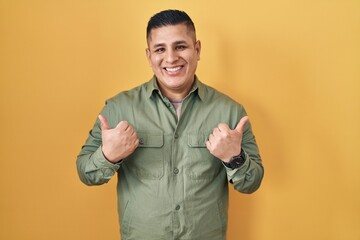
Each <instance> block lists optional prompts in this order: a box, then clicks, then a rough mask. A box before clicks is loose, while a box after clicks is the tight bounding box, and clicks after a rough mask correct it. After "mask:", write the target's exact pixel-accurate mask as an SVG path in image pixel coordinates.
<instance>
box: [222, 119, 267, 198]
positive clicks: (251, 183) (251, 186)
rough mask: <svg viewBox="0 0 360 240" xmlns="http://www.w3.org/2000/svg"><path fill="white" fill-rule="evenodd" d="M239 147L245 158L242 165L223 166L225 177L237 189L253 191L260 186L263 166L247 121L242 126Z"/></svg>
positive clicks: (247, 191)
mask: <svg viewBox="0 0 360 240" xmlns="http://www.w3.org/2000/svg"><path fill="white" fill-rule="evenodd" d="M241 148H242V149H243V150H244V152H245V156H246V160H245V162H244V164H243V165H241V166H240V167H239V168H236V169H231V168H228V167H226V166H225V169H226V172H227V177H228V180H229V182H230V183H231V184H232V185H233V186H234V188H235V189H236V190H237V191H239V192H242V193H253V192H255V191H256V190H257V189H258V188H259V187H260V184H261V181H262V179H263V176H264V168H263V165H262V161H261V157H260V153H259V149H258V146H257V143H256V140H255V136H254V135H253V133H252V129H251V123H250V122H249V121H248V122H247V123H246V125H245V128H244V132H243V138H242V143H241Z"/></svg>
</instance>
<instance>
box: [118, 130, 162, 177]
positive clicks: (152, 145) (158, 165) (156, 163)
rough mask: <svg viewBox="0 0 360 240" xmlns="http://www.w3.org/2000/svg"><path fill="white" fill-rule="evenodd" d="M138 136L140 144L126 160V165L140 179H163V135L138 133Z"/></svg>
mask: <svg viewBox="0 0 360 240" xmlns="http://www.w3.org/2000/svg"><path fill="white" fill-rule="evenodd" d="M136 134H137V136H138V138H139V141H140V144H139V146H138V148H137V149H136V150H135V152H133V153H132V154H131V155H130V156H129V157H128V158H127V159H126V165H127V166H128V168H129V170H130V171H132V172H133V173H135V174H136V175H137V176H138V177H139V178H140V179H154V180H157V179H161V178H162V177H163V175H164V149H163V146H164V135H163V133H161V132H159V133H147V132H137V133H136ZM124 163H125V162H124Z"/></svg>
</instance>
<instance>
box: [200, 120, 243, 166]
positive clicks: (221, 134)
mask: <svg viewBox="0 0 360 240" xmlns="http://www.w3.org/2000/svg"><path fill="white" fill-rule="evenodd" d="M248 119H249V118H248V117H247V116H245V117H243V118H241V119H240V121H239V123H238V124H237V125H236V127H235V129H234V130H231V129H230V128H229V126H228V125H227V124H225V123H220V124H219V125H218V127H216V128H214V130H213V132H212V133H211V134H210V136H209V140H208V141H207V142H206V147H207V149H208V150H209V151H210V153H211V154H212V155H214V156H215V157H217V158H219V159H220V160H222V161H224V162H229V161H230V160H231V158H232V157H234V156H237V155H239V154H240V151H241V141H242V135H243V132H244V126H245V124H246V122H247V121H248Z"/></svg>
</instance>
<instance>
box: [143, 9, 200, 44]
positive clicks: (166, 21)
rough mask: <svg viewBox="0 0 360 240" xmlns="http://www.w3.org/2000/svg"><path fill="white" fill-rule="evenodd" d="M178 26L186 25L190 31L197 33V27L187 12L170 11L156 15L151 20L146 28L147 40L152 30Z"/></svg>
mask: <svg viewBox="0 0 360 240" xmlns="http://www.w3.org/2000/svg"><path fill="white" fill-rule="evenodd" d="M177 24H185V25H186V26H187V28H188V30H191V31H194V33H195V25H194V23H193V21H192V20H191V18H190V17H189V15H187V13H186V12H184V11H180V10H172V9H169V10H164V11H161V12H159V13H156V14H155V15H154V16H152V17H151V18H150V20H149V22H148V25H147V28H146V39H149V36H150V32H151V30H152V29H155V28H160V27H165V26H169V25H177Z"/></svg>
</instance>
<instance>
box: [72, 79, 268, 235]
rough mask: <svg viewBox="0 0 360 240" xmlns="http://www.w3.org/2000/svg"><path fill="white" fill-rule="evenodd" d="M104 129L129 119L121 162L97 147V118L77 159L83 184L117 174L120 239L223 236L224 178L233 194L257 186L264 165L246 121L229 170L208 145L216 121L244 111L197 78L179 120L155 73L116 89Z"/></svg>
mask: <svg viewBox="0 0 360 240" xmlns="http://www.w3.org/2000/svg"><path fill="white" fill-rule="evenodd" d="M102 114H103V116H104V117H105V118H106V119H107V120H108V122H109V126H110V127H111V128H114V127H115V126H116V125H117V124H118V123H119V122H120V121H122V120H126V121H128V122H129V124H131V125H132V126H133V127H134V129H135V131H136V133H137V136H138V138H139V140H140V144H139V147H138V148H137V149H136V150H135V152H133V153H132V154H131V155H130V156H128V157H127V158H125V159H123V160H122V161H121V162H120V163H117V164H112V163H110V162H108V161H107V160H106V159H105V158H104V156H103V154H102V151H101V143H102V141H101V128H100V122H99V120H97V121H96V123H95V125H94V127H93V128H92V130H91V131H90V134H89V136H88V139H87V141H86V143H85V145H84V146H83V148H82V150H81V152H80V154H79V156H78V158H77V168H78V173H79V176H80V179H81V181H83V182H84V183H85V184H87V185H100V184H103V183H106V182H108V181H109V180H110V179H111V178H112V176H113V175H114V174H115V173H117V175H118V185H117V193H118V211H119V222H120V225H121V231H120V232H121V238H122V239H123V240H132V239H135V240H142V239H145V240H160V239H164V240H169V239H176V240H180V239H181V240H184V239H187V240H189V239H191V240H204V239H206V240H221V239H225V238H226V228H227V214H228V213H227V212H228V181H229V182H230V183H231V184H232V185H233V187H234V188H235V189H236V190H238V191H239V192H243V193H252V192H254V191H255V190H257V189H258V188H259V186H260V183H261V180H262V177H263V171H264V170H263V166H262V163H261V158H260V155H259V151H258V147H257V144H256V142H255V138H254V135H253V133H252V130H251V125H250V123H249V122H248V123H247V124H246V125H245V129H244V133H243V140H242V146H241V147H242V149H243V150H244V152H245V155H246V161H245V163H244V164H243V165H242V166H241V167H239V168H238V169H234V170H232V169H230V168H227V167H225V166H224V165H223V164H222V161H221V160H219V159H217V158H216V157H214V156H213V155H212V154H211V153H210V152H209V151H208V149H207V148H206V140H207V139H208V137H209V135H210V133H212V131H213V129H214V128H215V127H217V125H218V124H219V123H226V124H228V125H229V127H230V128H231V129H234V128H235V126H236V125H237V123H238V122H239V120H240V118H241V117H243V116H245V115H246V112H245V110H244V108H243V107H242V106H241V105H240V104H238V103H236V102H235V101H233V100H232V99H230V98H229V97H227V96H225V95H223V94H222V93H220V92H218V91H216V90H215V89H213V88H211V87H209V86H206V85H205V84H203V83H201V82H200V81H199V80H198V79H197V78H196V79H195V83H194V87H193V88H192V90H191V91H190V93H189V94H188V95H187V96H186V97H185V98H184V100H183V103H182V107H181V114H180V117H179V119H178V117H177V114H176V110H175V108H174V107H173V105H172V104H171V103H170V101H169V99H167V98H166V97H164V96H162V94H161V92H160V90H159V88H158V86H157V83H156V78H155V77H153V78H152V79H151V80H150V81H149V82H147V83H144V84H143V85H141V86H139V87H137V88H134V89H132V90H130V91H125V92H122V93H119V94H118V95H116V96H115V97H113V98H111V99H109V100H108V101H107V102H106V105H105V107H104V108H103V110H102Z"/></svg>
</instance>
